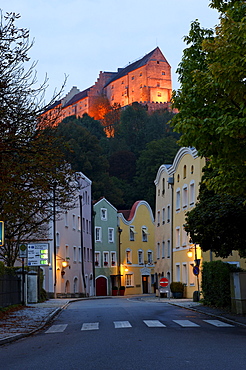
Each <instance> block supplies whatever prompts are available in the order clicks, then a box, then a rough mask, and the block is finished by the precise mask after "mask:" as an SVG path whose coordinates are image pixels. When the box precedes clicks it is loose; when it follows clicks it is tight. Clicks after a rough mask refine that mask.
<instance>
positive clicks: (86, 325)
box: [81, 322, 99, 330]
mask: <svg viewBox="0 0 246 370" xmlns="http://www.w3.org/2000/svg"><path fill="white" fill-rule="evenodd" d="M97 329H99V322H86V323H84V324H83V325H82V328H81V330H97Z"/></svg>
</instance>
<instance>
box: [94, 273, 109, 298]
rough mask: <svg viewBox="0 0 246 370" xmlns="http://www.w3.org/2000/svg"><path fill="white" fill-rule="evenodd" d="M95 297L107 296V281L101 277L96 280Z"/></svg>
mask: <svg viewBox="0 0 246 370" xmlns="http://www.w3.org/2000/svg"><path fill="white" fill-rule="evenodd" d="M96 295H97V296H105V295H107V279H106V278H105V277H103V276H100V277H98V278H97V279H96Z"/></svg>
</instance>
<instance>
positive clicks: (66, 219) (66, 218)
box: [65, 211, 68, 227]
mask: <svg viewBox="0 0 246 370" xmlns="http://www.w3.org/2000/svg"><path fill="white" fill-rule="evenodd" d="M65 227H68V212H67V211H66V212H65Z"/></svg>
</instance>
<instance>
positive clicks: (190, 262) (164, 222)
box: [155, 148, 246, 298]
mask: <svg viewBox="0 0 246 370" xmlns="http://www.w3.org/2000/svg"><path fill="white" fill-rule="evenodd" d="M204 166H205V159H204V158H201V157H198V155H197V151H196V149H195V148H181V149H180V150H179V151H178V153H177V154H176V156H175V158H174V161H173V164H172V165H171V166H170V165H162V166H161V167H160V168H159V170H158V173H157V176H156V179H155V185H156V224H155V248H156V265H155V273H156V274H157V277H158V281H159V279H160V277H162V276H165V277H167V278H168V279H169V281H170V282H172V281H181V282H183V283H184V284H185V292H184V295H185V297H187V298H192V297H193V293H194V291H201V269H202V263H203V261H214V260H222V261H223V262H227V263H231V264H234V265H236V266H238V267H241V268H244V269H245V268H246V261H245V260H243V259H241V258H240V257H239V255H238V252H236V251H233V252H232V255H231V256H229V257H228V258H224V259H222V258H219V257H215V255H214V253H211V252H205V253H203V252H201V250H200V247H199V245H194V244H192V241H191V240H190V238H189V235H187V233H186V231H185V230H184V227H183V225H184V224H185V217H186V213H187V211H190V210H192V209H193V207H194V206H195V204H196V202H197V198H198V194H199V184H200V181H201V177H202V169H203V167H204ZM170 189H171V190H170ZM166 245H168V247H167V248H166ZM169 250H171V253H169ZM169 254H170V255H169ZM194 267H195V269H194ZM197 273H198V274H197Z"/></svg>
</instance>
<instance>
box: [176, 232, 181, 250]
mask: <svg viewBox="0 0 246 370" xmlns="http://www.w3.org/2000/svg"><path fill="white" fill-rule="evenodd" d="M179 247H180V227H176V248H179Z"/></svg>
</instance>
